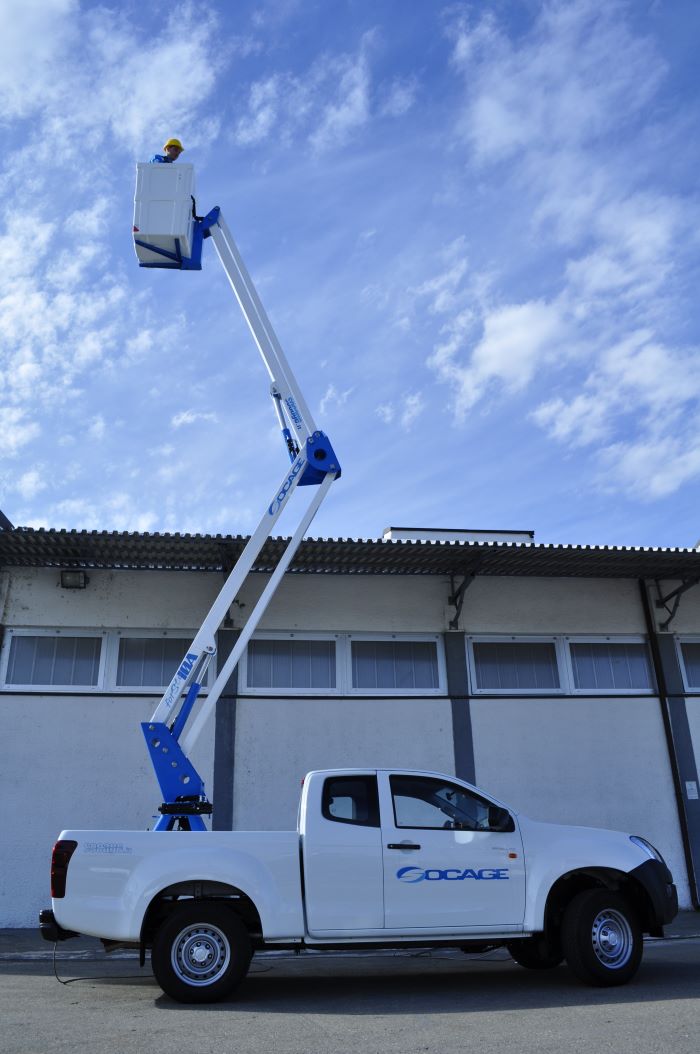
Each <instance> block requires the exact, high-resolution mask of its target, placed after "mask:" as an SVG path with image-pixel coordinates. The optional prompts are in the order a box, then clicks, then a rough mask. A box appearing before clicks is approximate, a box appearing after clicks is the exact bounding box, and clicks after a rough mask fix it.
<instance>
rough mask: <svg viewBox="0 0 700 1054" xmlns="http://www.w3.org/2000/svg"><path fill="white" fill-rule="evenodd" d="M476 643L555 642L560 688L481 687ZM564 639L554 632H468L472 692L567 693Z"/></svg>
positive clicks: (502, 694)
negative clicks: (475, 648) (477, 674)
mask: <svg viewBox="0 0 700 1054" xmlns="http://www.w3.org/2000/svg"><path fill="white" fill-rule="evenodd" d="M475 644H553V645H554V657H555V660H556V664H557V674H558V676H559V687H558V688H479V687H478V685H477V679H476V657H475V655H474V645H475ZM562 651H563V640H562V638H561V637H558V636H556V635H555V634H552V633H546V634H534V633H528V634H523V635H520V634H517V633H469V634H467V666H468V670H469V690H470V694H472V695H474V696H478V695H497V696H511V695H519V696H520V695H522V696H529V697H533V696H535V697H537V696H542V695H547V696H549V695H556V696H560V695H566V694H567V687H568V684H567V681H566V667H565V664H564V661H563V655H562Z"/></svg>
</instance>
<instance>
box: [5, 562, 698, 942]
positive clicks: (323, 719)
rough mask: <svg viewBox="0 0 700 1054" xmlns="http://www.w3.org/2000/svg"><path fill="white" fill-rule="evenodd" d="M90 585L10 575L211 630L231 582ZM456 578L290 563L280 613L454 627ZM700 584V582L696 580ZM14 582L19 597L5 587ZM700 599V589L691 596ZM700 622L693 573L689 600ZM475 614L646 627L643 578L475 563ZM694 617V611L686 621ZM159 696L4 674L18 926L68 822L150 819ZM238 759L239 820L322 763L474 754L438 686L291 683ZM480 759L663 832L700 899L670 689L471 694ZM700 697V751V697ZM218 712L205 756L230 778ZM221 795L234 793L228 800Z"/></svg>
mask: <svg viewBox="0 0 700 1054" xmlns="http://www.w3.org/2000/svg"><path fill="white" fill-rule="evenodd" d="M89 578H90V582H89V585H88V587H87V589H85V590H74V591H67V590H62V589H60V587H59V585H58V572H56V571H48V570H32V569H25V570H19V571H13V572H11V574H7V575H6V576H5V577H4V581H5V586H6V588H5V591H4V594H3V590H2V589H0V603H2V605H3V612H2V614H3V618H2V622H3V624H4V625H5V626H10V627H47V628H57V627H60V628H69V627H72V628H100V629H105V630H110V629H114V628H125V629H129V628H131V629H151V628H159V629H181V630H191V631H193V632H194V630H196V628H197V626H198V625H199V624H200V622H201V620H202V619H203V617H204V615H205V614H206V611H207V610H208V608H209V605H210V604H211V602H212V600H213V599H214V597H215V595H216V593H217V592H218V590H219V588H220V587H221V584H222V582H223V578H222V576H220V575H216V574H195V573H169V572H137V573H132V572H118V571H115V572H97V571H96V572H91V573H89ZM265 581H266V579H265V576H262V575H255V576H252V577H251V579H250V580H249V582H248V583H247V584H246V586H245V587H244V589H243V591H242V593H241V595H240V597H239V598H238V602H237V604H236V605H234V607H233V608H232V612H231V613H232V617H233V621H234V625H235V626H237V627H240V626H241V625H242V624H243V623H244V622H245V619H246V618H247V616H248V614H249V612H250V610H251V609H252V605H253V603H254V602H255V599H256V598H257V596H258V595H259V594H260V592H261V591H262V588H263V587H264V584H265ZM449 592H450V583H449V580H447V579H441V578H438V577H427V576H426V577H423V576H416V577H395V576H386V577H384V576H371V577H369V576H330V575H324V576H314V575H289V576H287V578H286V579H285V581H284V582H283V585H282V587H281V588H280V590H279V592H278V594H277V595H276V597H275V598H274V600H273V602H272V604H271V606H270V608H269V610H268V612H267V614H266V616H265V618H264V620H263V623H262V625H261V629H262V630H283V631H304V630H306V631H316V632H323V631H325V632H329V631H331V632H338V633H352V632H365V633H368V632H377V633H387V632H396V633H423V632H424V633H442V632H443V631H445V630H446V629H447V628H448V625H449V621H450V619H451V618H452V617H453V615H454V610H453V609H452V608H451V607H450V606H449V605H448V603H447V597H448V595H449ZM697 592H698V594H700V590H698V591H697ZM3 595H4V600H3ZM691 598H692V604H691V603H690V601H691ZM681 614H682V615H683V619H684V621H683V622H682V623H681V622H680V621H679V626H680V625H682V627H683V629H682V631H683V632H685V633H700V603H698V600H697V598H694V597H693V591H690V592H689V593H688V594H687V595H686V597H685V598H684V601H683V602H682V603H681V606H680V609H679V620H680V616H681ZM460 629H463V630H464V631H465V632H466V633H486V634H488V633H512V634H537V633H541V634H567V633H570V634H593V633H595V634H601V633H611V634H615V633H619V634H644V633H645V632H646V627H645V623H644V617H643V612H642V608H641V603H640V599H639V587H638V584H637V583H636V582H634V581H624V580H623V581H617V580H582V579H533V578H527V579H525V578H523V579H515V578H489V579H476V580H475V582H474V583H473V584H472V585H471V587H470V588H469V590H468V591H467V593H466V595H465V602H464V609H463V612H462V619H461V622H460ZM674 629H675V626H674ZM156 702H157V697H154V696H148V695H145V696H144V695H142V696H137V695H128V696H127V695H118V694H114V693H113V694H111V695H110V694H90V695H79V694H75V695H70V694H67V695H60V694H48V693H46V694H43V695H41V694H34V693H25V694H20V693H13V692H11V691H7V690H5V691H3V692H2V693H1V695H0V706H2V709H3V717H4V724H3V730H4V732H5V735H4V736H3V741H4V743H5V744H6V752H5V757H4V764H3V767H2V770H1V771H0V795H1V797H0V801H2V805H3V818H4V820H5V828H6V832H7V834H8V836H9V850H10V854H11V856H10V859H12V861H13V866H12V867H5V868H3V870H2V878H0V927H1V926H21V925H25V926H30V925H34V924H35V920H36V914H37V912H38V910H39V909H40V908H41V907H44V906H46V904H47V903H48V895H49V893H48V862H49V857H50V850H51V846H52V844H53V841H54V840H55V837H56V835H57V834H58V832H59V831H60V830H61V829H62V828H67V827H74V828H75V827H77V828H80V827H81V826H85V827H106V828H115V829H119V828H122V829H124V828H126V829H128V828H136V829H142V828H144V827H146V826H148V824H149V820H150V816H151V814H152V812H153V810H154V808H155V807H156V806H157V805H158V803H159V801H160V797H159V791H158V787H157V785H156V782H155V778H154V776H153V774H152V771H151V768H150V763H149V762H148V759H147V756H146V751H145V746H144V744H143V741H142V737H141V732H140V729H139V723H140V722H141V721H143V720H147V719H148V717H150V715H151V713H152V711H153V709H154V708H155V704H156ZM235 705H236V725H235V754H234V758H235V761H234V773H233V775H232V778H231V780H230V788H231V795H232V805H233V822H234V826H235V827H237V828H246V829H263V830H266V829H275V828H277V829H279V828H284V827H287V828H288V827H291V826H293V825H294V823H295V822H296V808H297V801H298V795H299V784H300V780H301V777H302V776H303V774H304V773H305V772H306V771H308V770H310V769H313V768H326V767H335V766H353V765H377V766H387V767H391V766H394V765H396V766H401V767H409V768H412V767H415V768H426V769H432V770H436V771H443V772H446V773H454V771H455V760H454V759H455V744H454V738H453V724H452V703H451V701H450V699H449V698H448V696H447V693H445V694H444V695H443V696H441V697H436V696H433V697H425V698H400V697H391V698H378V699H371V698H362V697H358V696H347V697H333V698H313V699H310V698H290V697H281V696H279V695H278V696H276V697H275V696H273V695H271V696H270V697H263V696H254V697H253V696H248V697H245V696H244V695H243V694H240V695H239V698H238V700H237V702H236V704H235ZM469 707H470V711H471V723H472V731H473V740H474V755H475V766H476V777H477V780H478V782H479V783H480V784H481V785H483V787H484V788H485V789H486V790H488V791H490V792H492V793H493V794H495V795H497V796H498V797H500V798H502V799H503V800H504V801H506V802H509V803H512V805H513V806H514V807H515V808H517V809H519V810H521V811H523V812H526V813H528V814H530V815H532V816H535V817H537V818H539V819H543V820H552V821H556V822H567V823H581V824H587V825H599V826H611V827H616V828H620V829H623V830H630V831H631V832H636V833H640V834H643V835H645V836H646V837H649V838H650V839H651V840H652V841H653V842H655V843H656V844H658V845H659V847H660V848H662V850H663V851H664V853H665V854H666V855H667V857H668V859H669V862H670V863H671V866H672V868H673V871H674V874H675V876H676V880H677V882H678V885H679V889H680V894H681V900H682V903H683V904H684V905H685V906H689V905H690V897H689V891H688V884H687V881H686V877H685V865H684V860H683V852H682V844H681V836H680V829H679V823H678V816H677V810H676V804H675V799H674V792H673V786H672V781H671V775H670V767H669V761H668V753H667V747H666V741H665V737H664V732H663V727H662V722H661V716H660V707H659V701H658V699H657V698H656V697H651V696H643V697H639V698H629V697H619V696H618V697H610V698H601V697H597V698H590V697H578V696H566V697H559V698H556V699H552V698H532V697H528V698H523V697H518V698H516V697H507V698H504V697H499V698H493V697H482V696H479V697H474V698H472V699H471V700H470V702H469ZM688 714H689V721H690V726H691V732H692V736H693V740H694V744H695V751H696V756H698V757H699V758H700V697H698V696H696V697H689V700H688ZM213 757H214V721H213V720H212V721H210V722H209V725H208V727H207V729H206V730H205V734H204V735H203V737H202V739H201V740H200V741H199V743H198V745H197V748H196V751H195V756H194V758H193V760H194V762H195V764H196V765H197V767H198V768H199V770H200V772H201V773H202V774H203V776H204V777H205V779H206V780H207V785H208V787H210V788H211V787H212V785H213V780H212V764H213ZM215 804H216V803H215Z"/></svg>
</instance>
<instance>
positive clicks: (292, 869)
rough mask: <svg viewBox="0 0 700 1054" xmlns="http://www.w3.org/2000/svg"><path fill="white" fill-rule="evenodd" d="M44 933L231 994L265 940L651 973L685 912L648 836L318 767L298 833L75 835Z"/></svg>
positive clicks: (61, 846) (307, 786) (58, 858)
mask: <svg viewBox="0 0 700 1054" xmlns="http://www.w3.org/2000/svg"><path fill="white" fill-rule="evenodd" d="M51 885H52V890H51V895H52V908H51V909H46V910H44V911H42V912H41V916H40V925H41V929H42V933H43V935H44V936H45V937H46V939H47V940H51V941H56V940H63V939H66V938H68V937H71V936H75V935H76V934H78V933H80V934H89V935H93V936H96V937H100V938H102V940H103V941H104V943H105V946H107V947H109V946H113V942H117V943H119V944H125V943H126V944H134V945H136V946H138V947H140V950H141V963H142V965H143V963H144V961H145V953H146V949H147V948H150V949H151V962H152V966H153V971H154V974H155V976H156V979H157V981H158V983H159V984H160V986H161V987H162V988H163V990H164V991H165V992H166V993H167V994H168V995H170V996H172V997H173V998H174V999H177V1000H179V1001H181V1002H191V1003H194V1002H196V1003H201V1002H210V1001H214V1000H218V999H222V998H224V997H226V996H228V995H229V994H230V993H231V992H232V991H233V989H234V988H235V987H236V985H238V984H239V983H240V982H241V981H242V979H243V978H244V977H245V975H246V972H247V970H248V966H249V964H250V960H251V957H252V955H253V953H254V952H256V951H260V950H266V949H280V948H286V949H290V948H293V949H300V948H314V949H323V948H326V949H335V950H337V949H338V948H358V947H362V948H368V947H371V948H406V947H411V946H421V947H446V946H456V947H459V948H462V949H463V950H464V951H465V952H469V951H476V952H478V951H483V950H484V948H487V947H488V948H492V947H498V946H501V945H505V946H506V947H507V949H508V951H509V953H510V954H511V956H512V957H513V959H515V961H516V962H518V963H520V965H522V966H525V967H530V968H532V969H547V968H551V967H556V966H558V965H559V964H560V963H561V962H562V961H563V960H564V959H565V960H566V962H567V963H568V965H569V967H570V968H571V969H572V970H573V972H574V973H575V974H576V975H577V976H578V977H579V978H580V979H581V980H582V981H584V982H586V983H588V984H593V985H619V984H624V983H625V982H626V981H628V980H629V979H630V978H631V977H632V976H633V975H634V974H635V973H636V971H637V969H638V967H639V964H640V961H641V957H642V934H643V933H650V934H652V935H654V936H661V935H662V933H663V930H662V927H663V926H664V924H666V923H668V922H670V921H671V920H672V919H673V918H674V917H675V915H676V913H677V910H678V900H677V895H676V887H675V886H674V884H673V878H672V876H671V873H670V871H669V870H668V868H667V866H666V864H665V863H664V860H663V858H662V856H661V854H660V853H659V852H658V851H657V850H656V849H655V848H654V847H653V846H652V845H650V844H649V842H647V841H646V840H645V839H644V838H641V837H639V836H637V835H628V834H622V833H619V832H616V831H607V830H599V829H596V828H586V827H566V826H560V825H556V824H550V823H540V822H537V821H535V820H531V819H529V818H528V817H526V816H523V815H521V814H520V813H517V812H515V811H514V810H513V809H511V808H508V807H507V806H505V805H503V804H502V803H501V802H499V801H496V800H495V799H494V798H492V797H490V796H489V795H488V794H485V793H483V792H482V791H479V790H477V789H476V788H475V787H473V786H471V785H470V784H468V783H464V782H463V781H461V780H458V779H456V778H454V777H448V776H443V775H440V774H438V773H434V772H413V771H412V772H408V771H400V770H393V769H392V770H376V769H375V770H361V769H345V770H334V771H322V772H311V773H309V774H308V775H307V776H306V778H305V780H304V784H303V790H302V795H301V802H300V806H299V824H298V830H297V831H257V832H256V831H231V832H225V831H211V832H210V831H203V832H202V831H63V832H62V834H61V835H60V837H59V840H58V842H57V843H56V846H55V847H54V851H53V858H52V866H51Z"/></svg>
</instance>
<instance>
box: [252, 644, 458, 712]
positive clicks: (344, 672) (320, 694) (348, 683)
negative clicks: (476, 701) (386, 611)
mask: <svg viewBox="0 0 700 1054" xmlns="http://www.w3.org/2000/svg"><path fill="white" fill-rule="evenodd" d="M290 639H297V640H333V641H335V662H336V668H335V688H251V687H249V686H248V649H247V648H245V650H244V652H243V655H242V656H241V661H240V663H239V666H238V669H239V678H238V694H239V695H240V696H267V697H268V698H273V699H276V698H294V697H295V696H298V697H300V698H307V697H314V698H324V697H328V698H332V697H338V696H356V697H357V698H369V699H378V698H381V699H384V698H386V699H402V698H414V699H423V698H434V697H443V698H444V697H445V696H446V695H447V666H446V663H445V650H444V645H443V638H442V634H440V633H367V632H357V633H355V632H349V633H340V632H338V633H329V632H322V631H320V630H262V631H259V632H256V633H254V634H253V636H252V637H251V640H252V641H257V640H290ZM353 641H399V642H400V641H406V642H414V641H415V642H418V643H428V644H433V643H434V644H435V647H436V656H437V671H438V686H437V688H354V687H353V683H352V643H353Z"/></svg>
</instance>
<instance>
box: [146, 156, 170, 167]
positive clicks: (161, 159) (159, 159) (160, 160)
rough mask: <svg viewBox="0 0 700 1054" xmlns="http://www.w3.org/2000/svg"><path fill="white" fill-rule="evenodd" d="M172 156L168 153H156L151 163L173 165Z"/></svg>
mask: <svg viewBox="0 0 700 1054" xmlns="http://www.w3.org/2000/svg"><path fill="white" fill-rule="evenodd" d="M172 163H173V159H172V157H168V155H167V154H154V155H153V157H152V158H151V160H150V162H149V164H151V165H172Z"/></svg>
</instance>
